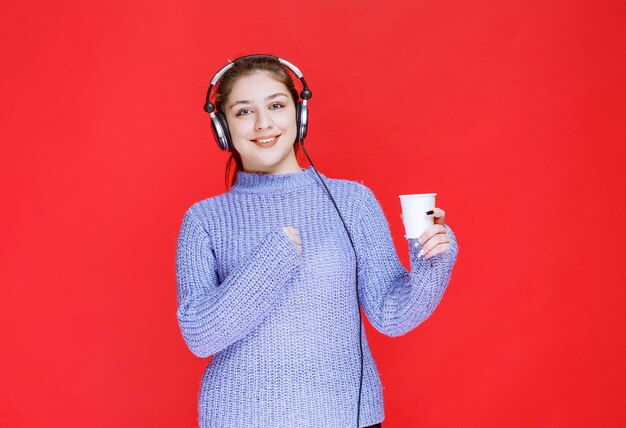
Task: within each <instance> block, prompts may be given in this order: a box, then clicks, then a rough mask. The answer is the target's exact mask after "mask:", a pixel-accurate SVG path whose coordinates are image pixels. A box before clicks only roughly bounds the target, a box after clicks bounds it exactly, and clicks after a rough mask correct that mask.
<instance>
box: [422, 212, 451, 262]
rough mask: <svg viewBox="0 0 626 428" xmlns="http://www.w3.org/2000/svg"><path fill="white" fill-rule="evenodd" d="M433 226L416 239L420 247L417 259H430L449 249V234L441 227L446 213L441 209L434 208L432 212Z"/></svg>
mask: <svg viewBox="0 0 626 428" xmlns="http://www.w3.org/2000/svg"><path fill="white" fill-rule="evenodd" d="M433 211H434V213H433V214H432V216H433V217H434V220H435V224H433V225H432V226H430V227H429V228H428V229H426V230H425V231H424V233H422V234H421V235H420V236H419V237H418V238H417V240H418V242H419V243H420V244H421V245H422V250H421V251H420V253H419V257H421V256H424V258H427V259H429V258H431V257H433V256H436V255H437V254H441V253H443V252H444V251H446V250H447V249H448V248H450V234H449V233H448V230H447V229H446V228H445V227H443V222H444V219H445V217H446V212H445V211H444V210H442V209H441V208H437V207H435V209H434V210H433Z"/></svg>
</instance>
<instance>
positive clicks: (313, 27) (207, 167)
mask: <svg viewBox="0 0 626 428" xmlns="http://www.w3.org/2000/svg"><path fill="white" fill-rule="evenodd" d="M1 8H2V10H1V12H2V13H0V24H1V25H0V28H1V31H2V37H1V38H0V43H1V46H2V55H1V59H0V61H2V76H3V77H2V79H0V85H1V88H0V89H1V91H0V94H1V95H0V96H1V97H2V100H1V102H2V110H1V111H2V113H1V120H2V135H1V140H2V143H1V152H0V155H1V164H0V167H1V174H2V176H1V187H2V202H3V207H2V222H1V224H2V226H1V227H2V229H1V236H2V254H1V261H0V263H1V265H0V268H1V272H2V294H1V299H0V302H1V303H0V322H1V326H2V328H1V329H0V330H1V331H0V335H1V336H0V338H1V342H2V348H3V351H2V353H1V357H0V358H1V359H2V361H1V364H0V379H1V383H2V387H1V388H0V425H2V426H6V427H9V426H10V427H43V426H50V427H61V426H63V427H85V426H89V427H193V426H195V424H196V420H197V393H198V388H199V384H200V377H201V373H202V371H203V369H204V367H205V365H206V363H207V360H202V359H198V358H196V357H194V356H193V355H192V354H191V352H190V351H189V350H188V349H187V348H186V346H185V344H184V342H183V340H182V337H181V335H180V332H179V330H178V325H177V323H176V314H175V312H176V287H175V270H174V267H175V265H174V261H175V259H174V258H175V245H176V239H177V235H178V230H179V226H180V221H181V220H182V215H183V214H184V211H185V210H186V208H187V207H189V206H190V205H191V204H192V203H194V202H196V201H198V200H200V199H204V198H207V197H210V196H213V195H215V194H218V193H221V192H223V191H224V179H223V176H224V165H225V159H226V155H225V154H224V153H220V152H219V151H218V149H217V146H216V145H215V143H214V141H213V140H212V139H211V134H210V128H209V120H208V115H206V114H205V113H204V112H203V111H202V104H203V102H204V95H205V91H206V89H207V86H208V83H209V79H210V78H211V76H212V75H213V73H214V72H215V71H216V70H217V69H218V68H219V67H221V66H222V65H224V64H225V63H226V61H227V59H228V58H231V59H232V58H235V57H237V56H240V55H244V54H249V53H255V52H263V53H274V54H276V55H279V56H281V57H284V58H286V59H288V60H290V61H292V62H293V63H294V64H296V65H297V66H298V67H300V68H301V70H302V71H303V72H304V74H305V77H306V78H307V82H308V83H309V85H310V87H311V89H312V91H313V94H314V95H313V98H312V99H311V102H310V111H311V128H310V132H309V137H308V139H307V144H308V146H307V147H308V151H309V154H310V155H311V157H312V158H313V161H314V162H315V165H316V167H317V168H318V169H319V170H320V171H321V172H323V173H324V174H325V175H327V176H328V177H337V178H347V179H352V180H357V181H363V183H364V184H366V185H367V186H369V187H370V188H372V190H373V191H374V192H375V194H376V196H377V197H378V199H379V200H380V202H381V203H382V205H383V207H384V209H385V212H386V214H387V217H388V220H389V222H390V227H391V231H392V233H393V236H394V240H395V242H396V247H397V249H398V252H399V254H400V257H401V259H402V261H403V262H404V263H405V265H407V266H408V257H407V255H408V249H407V245H406V242H405V241H404V239H403V237H402V234H403V230H402V225H401V221H400V218H399V215H400V205H399V200H398V197H397V195H398V194H402V193H424V192H437V193H438V194H439V196H438V199H437V205H438V206H439V207H441V208H443V209H444V210H446V212H447V216H446V222H447V223H448V224H450V225H451V227H453V229H454V230H455V232H456V234H457V237H458V240H459V246H460V252H459V258H458V261H457V265H456V267H455V270H454V272H453V276H452V281H451V284H450V286H449V288H448V291H447V292H446V294H445V296H444V298H443V300H442V302H441V304H440V306H439V307H438V308H437V310H436V311H435V313H434V314H433V316H432V317H431V318H429V319H428V320H427V321H426V322H425V323H424V324H422V325H421V326H420V327H419V328H418V329H416V330H414V331H413V332H411V333H409V334H407V335H405V336H403V337H400V338H396V339H392V338H389V337H385V336H382V335H381V334H379V333H377V332H376V331H374V330H372V329H371V328H370V329H369V335H370V341H371V345H372V349H373V352H374V356H375V357H376V359H377V361H378V364H379V368H380V372H381V378H382V381H383V385H384V387H385V390H384V393H385V407H386V419H385V423H384V426H385V427H388V428H392V427H502V426H508V427H528V426H535V427H589V426H603V427H609V426H610V427H622V426H626V415H625V413H624V410H623V406H624V403H625V402H626V391H625V390H626V386H625V384H626V382H625V381H626V346H625V343H626V341H625V340H624V339H625V334H624V332H625V329H624V326H625V325H626V315H625V314H624V310H623V308H624V303H625V301H624V300H625V299H624V297H625V294H626V293H625V292H624V283H625V279H626V278H625V275H624V261H623V258H624V255H625V251H624V238H625V233H624V228H623V226H622V220H623V219H624V208H625V203H624V190H623V188H624V184H625V180H624V178H625V174H624V166H623V164H624V161H625V160H626V156H625V155H626V153H625V151H626V150H625V148H624V146H625V142H626V138H625V137H626V129H625V128H626V126H625V123H624V122H625V121H624V118H625V117H626V115H625V113H626V108H625V101H624V100H625V95H626V88H625V79H624V76H626V70H625V68H626V67H625V60H624V58H625V56H624V52H626V43H625V42H626V40H625V39H626V31H625V30H624V22H625V20H626V6H625V4H624V2H622V1H617V0H616V1H598V0H595V1H567V2H565V1H546V0H541V1H539V0H528V1H524V2H496V1H488V2H484V1H445V0H444V1H436V2H433V1H408V0H407V1H397V0H390V1H385V2H383V3H381V2H372V1H359V2H333V1H327V2H320V1H307V2H293V1H291V2H287V1H269V2H262V3H259V2H256V1H249V0H239V1H236V2H215V3H211V2H207V1H197V0H196V1H191V0H190V1H183V2H178V3H177V2H171V1H160V0H156V1H155V0H150V1H147V0H144V1H119V0H111V1H107V2H84V1H71V0H70V1H64V2H45V1H41V0H39V1H31V2H17V1H5V2H3V3H2V6H1Z"/></svg>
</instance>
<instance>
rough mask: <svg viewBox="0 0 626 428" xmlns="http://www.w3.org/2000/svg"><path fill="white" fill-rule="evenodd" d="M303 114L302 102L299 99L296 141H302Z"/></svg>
mask: <svg viewBox="0 0 626 428" xmlns="http://www.w3.org/2000/svg"><path fill="white" fill-rule="evenodd" d="M301 115H302V103H301V102H300V101H298V103H297V104H296V130H297V132H296V141H300V134H301V133H302V129H300V128H301V127H300V116H301Z"/></svg>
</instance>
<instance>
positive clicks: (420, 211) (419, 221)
mask: <svg viewBox="0 0 626 428" xmlns="http://www.w3.org/2000/svg"><path fill="white" fill-rule="evenodd" d="M435 196H437V194H436V193H418V194H414V195H400V204H401V205H402V222H403V223H404V231H405V233H406V234H405V235H404V237H405V238H407V239H415V238H419V237H420V235H421V234H422V233H424V231H425V230H426V229H428V228H429V227H430V226H432V225H433V224H435V218H434V216H433V215H432V214H431V215H427V214H426V212H427V211H431V210H434V209H435Z"/></svg>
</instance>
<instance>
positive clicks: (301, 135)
mask: <svg viewBox="0 0 626 428" xmlns="http://www.w3.org/2000/svg"><path fill="white" fill-rule="evenodd" d="M308 124H309V111H308V110H307V107H306V102H304V103H303V102H302V101H300V102H298V108H297V110H296V125H297V126H298V137H297V139H298V140H299V141H301V140H304V139H305V138H306V131H307V127H308Z"/></svg>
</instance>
